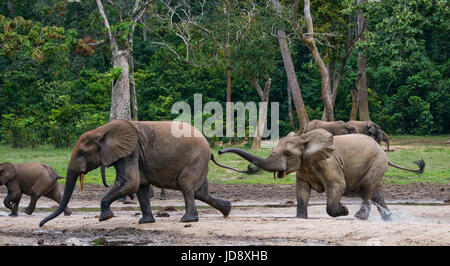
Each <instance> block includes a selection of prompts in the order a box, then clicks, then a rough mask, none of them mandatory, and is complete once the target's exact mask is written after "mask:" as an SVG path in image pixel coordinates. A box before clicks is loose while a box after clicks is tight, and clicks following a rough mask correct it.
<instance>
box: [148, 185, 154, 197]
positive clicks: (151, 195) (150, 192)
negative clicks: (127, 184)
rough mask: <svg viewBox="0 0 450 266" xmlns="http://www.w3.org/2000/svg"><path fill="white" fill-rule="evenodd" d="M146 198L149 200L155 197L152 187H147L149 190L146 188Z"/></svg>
mask: <svg viewBox="0 0 450 266" xmlns="http://www.w3.org/2000/svg"><path fill="white" fill-rule="evenodd" d="M148 191H149V192H148V197H149V198H150V199H151V198H153V197H154V196H155V192H154V191H153V188H152V186H149V188H148Z"/></svg>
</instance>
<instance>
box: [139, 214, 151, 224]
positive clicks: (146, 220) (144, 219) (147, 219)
mask: <svg viewBox="0 0 450 266" xmlns="http://www.w3.org/2000/svg"><path fill="white" fill-rule="evenodd" d="M154 222H155V217H154V216H153V215H146V216H142V218H141V219H139V224H148V223H154Z"/></svg>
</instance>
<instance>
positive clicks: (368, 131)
mask: <svg viewBox="0 0 450 266" xmlns="http://www.w3.org/2000/svg"><path fill="white" fill-rule="evenodd" d="M347 125H350V126H353V127H355V128H357V129H358V133H359V134H364V135H367V136H370V137H372V138H373V139H375V141H376V142H378V144H380V141H379V139H378V135H379V132H380V126H379V125H377V124H376V123H374V122H372V121H357V120H349V121H348V122H347Z"/></svg>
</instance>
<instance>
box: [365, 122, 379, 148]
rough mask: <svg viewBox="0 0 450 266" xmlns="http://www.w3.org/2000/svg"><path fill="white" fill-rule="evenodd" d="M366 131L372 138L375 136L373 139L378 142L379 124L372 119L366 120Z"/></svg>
mask: <svg viewBox="0 0 450 266" xmlns="http://www.w3.org/2000/svg"><path fill="white" fill-rule="evenodd" d="M367 132H369V136H372V137H374V138H376V139H375V140H376V141H377V142H378V143H380V140H379V137H378V136H379V132H380V126H379V125H377V124H375V123H374V122H372V121H368V122H367Z"/></svg>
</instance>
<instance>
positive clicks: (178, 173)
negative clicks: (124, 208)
mask: <svg viewBox="0 0 450 266" xmlns="http://www.w3.org/2000/svg"><path fill="white" fill-rule="evenodd" d="M172 123H173V122H171V121H158V122H156V121H126V120H113V121H111V122H109V123H107V124H105V125H103V126H100V127H98V128H96V129H94V130H91V131H88V132H85V133H84V134H83V135H81V136H80V138H79V139H78V141H77V143H76V145H75V147H74V148H73V151H72V155H71V158H70V161H69V163H68V166H67V175H66V177H65V178H66V184H65V187H64V193H63V194H61V192H60V190H59V188H58V182H57V180H58V179H60V178H64V177H61V176H59V175H58V174H57V173H56V172H55V171H54V170H53V169H52V168H51V167H50V166H48V165H46V164H42V163H38V162H31V163H23V164H11V163H7V162H5V163H1V164H0V185H6V186H7V189H8V193H7V196H6V197H5V199H4V201H3V203H4V205H5V206H6V207H7V208H9V209H10V210H11V213H10V216H17V211H18V206H19V201H20V199H21V196H22V193H23V194H26V195H29V196H30V203H29V205H28V207H27V208H25V210H24V211H25V213H26V214H31V213H33V211H34V209H35V206H36V202H37V200H38V199H39V198H40V197H41V196H45V197H48V198H50V199H53V200H55V201H56V202H58V203H59V206H58V207H57V209H56V210H55V211H54V212H53V213H51V214H50V215H49V216H47V217H46V218H44V219H43V220H42V221H41V222H40V224H39V226H43V225H44V224H45V223H47V222H48V221H50V220H52V219H54V218H55V217H57V216H58V215H60V214H61V213H62V212H64V214H65V215H70V214H71V210H70V209H69V208H68V203H69V201H70V198H71V196H72V193H73V191H74V188H75V184H76V182H77V180H78V178H80V185H82V182H83V177H84V175H85V174H86V173H88V172H89V171H92V170H94V169H96V168H98V167H102V177H103V178H104V167H109V166H114V168H115V171H116V180H115V182H114V185H113V186H111V188H110V189H109V191H108V192H107V193H106V194H105V195H104V197H103V198H102V200H101V203H100V206H101V213H100V216H99V220H100V221H104V220H107V219H110V218H112V217H113V216H114V215H113V212H112V211H111V209H110V205H111V203H112V202H114V201H116V200H119V199H121V198H123V197H125V196H127V195H133V194H136V196H137V199H138V203H139V206H140V209H141V212H142V217H141V218H140V220H139V223H153V222H155V218H154V216H153V214H152V210H151V206H150V197H151V195H150V194H153V191H152V189H151V185H153V186H156V187H159V188H162V189H174V190H179V191H181V192H182V193H183V196H184V201H185V206H186V212H185V214H184V215H183V217H182V218H181V222H195V221H198V212H197V208H196V205H195V199H197V200H200V201H203V202H205V203H207V204H209V205H211V206H212V207H214V208H216V209H217V210H219V211H220V212H221V213H222V214H223V216H224V217H226V216H228V215H229V213H230V211H231V203H230V201H227V200H224V199H220V198H218V197H216V196H215V195H212V194H210V193H209V192H208V179H207V175H208V163H209V161H210V160H212V161H213V162H214V163H215V164H217V165H218V166H220V167H224V168H228V169H232V170H234V171H237V172H240V173H247V174H251V173H254V172H255V171H259V170H264V171H268V172H273V173H274V177H275V175H276V176H277V177H278V178H282V177H284V176H286V175H287V174H290V173H293V172H296V197H297V214H296V217H298V218H307V217H308V212H307V206H308V201H309V198H310V193H311V189H314V190H315V191H317V192H319V193H322V192H325V193H326V197H327V201H326V212H327V213H328V215H330V216H332V217H337V216H343V215H348V209H347V208H346V206H345V205H344V204H342V203H341V202H340V200H341V197H342V196H347V197H361V198H362V204H361V208H360V209H359V211H358V212H357V213H356V214H355V216H356V217H357V218H359V219H362V220H365V219H368V217H369V213H370V206H371V205H370V203H371V202H372V203H374V204H375V205H376V206H377V208H378V211H379V213H380V215H381V217H382V219H383V220H385V221H389V220H390V219H391V212H390V211H389V209H388V207H387V206H386V203H385V202H384V198H383V191H382V182H381V180H382V178H383V176H384V173H385V172H386V170H387V168H388V166H393V167H396V168H400V169H403V170H407V171H411V172H416V173H422V172H423V169H424V167H425V162H424V161H423V159H420V160H417V161H415V162H414V163H416V164H417V166H418V167H419V168H418V169H415V170H414V169H407V168H404V167H400V166H398V165H395V164H393V163H392V162H390V161H389V160H388V158H387V156H386V153H385V151H384V150H383V149H382V147H381V146H380V143H381V141H385V142H386V144H387V150H388V151H389V137H388V135H387V134H386V133H384V132H383V131H382V130H381V129H380V127H379V126H378V125H377V124H375V123H374V122H371V121H348V122H344V121H335V122H324V121H320V120H313V121H311V122H309V123H308V125H307V126H306V128H305V130H304V131H303V132H300V133H299V132H291V133H290V134H288V135H287V136H286V137H284V138H282V139H280V140H279V142H278V144H277V145H276V147H274V148H273V149H272V152H271V154H270V155H269V156H268V157H267V158H260V157H257V156H255V155H253V154H251V153H249V152H247V151H244V150H242V149H239V148H225V149H223V150H220V151H219V155H221V154H223V153H235V154H237V155H239V156H240V157H242V158H243V159H245V160H247V161H248V162H250V165H249V167H248V168H247V170H238V169H234V168H231V167H228V166H225V165H222V164H220V163H218V162H217V161H216V159H215V157H214V155H213V153H212V152H211V149H210V145H209V143H208V141H207V140H206V139H205V137H203V135H201V133H199V131H198V130H197V129H196V128H195V127H193V126H191V125H189V124H186V123H182V124H181V125H182V127H183V128H184V130H186V129H189V130H190V132H191V133H193V134H191V136H192V137H187V136H180V137H176V136H173V134H172V133H171V128H172ZM197 134H199V135H201V137H195V136H198V135H197ZM250 166H251V167H250ZM104 183H105V182H104ZM105 185H106V183H105Z"/></svg>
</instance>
